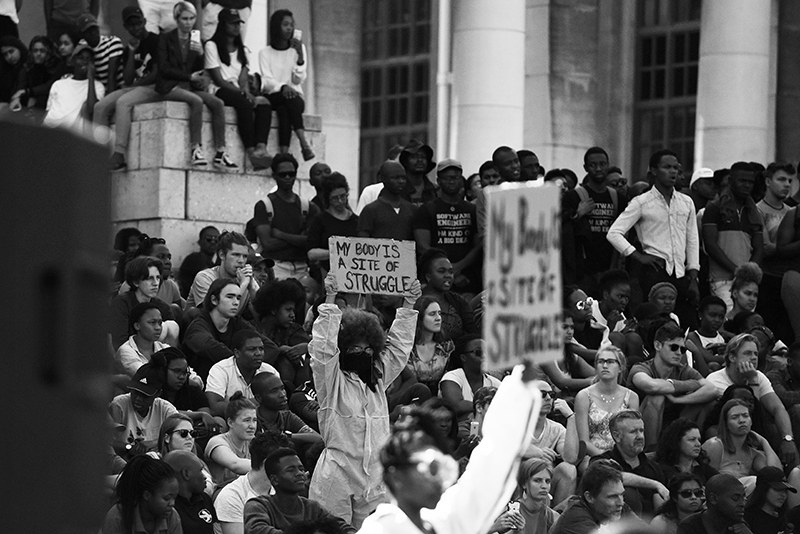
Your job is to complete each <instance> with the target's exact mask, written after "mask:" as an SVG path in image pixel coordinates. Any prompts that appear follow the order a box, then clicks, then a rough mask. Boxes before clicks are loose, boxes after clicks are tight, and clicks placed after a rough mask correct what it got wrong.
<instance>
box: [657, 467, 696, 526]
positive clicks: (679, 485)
mask: <svg viewBox="0 0 800 534" xmlns="http://www.w3.org/2000/svg"><path fill="white" fill-rule="evenodd" d="M668 480H669V500H668V501H667V502H665V503H664V504H662V505H661V508H659V510H658V512H657V515H656V516H655V517H654V518H653V520H652V521H651V522H650V527H651V530H652V532H653V533H654V534H676V533H677V532H678V523H680V522H681V521H683V520H684V519H685V518H686V517H688V516H690V515H692V514H694V513H697V512H701V511H702V510H703V509H704V508H705V492H704V491H703V483H702V482H701V481H700V479H699V478H697V476H695V475H693V474H691V473H678V474H677V475H675V476H673V477H672V478H670V479H668Z"/></svg>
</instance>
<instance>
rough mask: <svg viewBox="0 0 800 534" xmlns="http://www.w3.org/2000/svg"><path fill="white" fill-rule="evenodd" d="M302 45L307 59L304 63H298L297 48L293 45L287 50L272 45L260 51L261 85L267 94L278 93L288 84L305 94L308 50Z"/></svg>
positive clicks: (304, 56) (304, 57)
mask: <svg viewBox="0 0 800 534" xmlns="http://www.w3.org/2000/svg"><path fill="white" fill-rule="evenodd" d="M302 47H303V59H304V60H305V62H304V63H303V64H302V65H298V64H297V58H298V55H297V50H295V49H294V48H291V47H289V48H287V49H286V50H275V49H274V48H272V47H271V46H267V47H266V48H263V49H262V50H261V51H260V52H259V53H258V67H259V69H260V70H261V87H262V88H263V89H264V92H265V93H266V94H268V95H270V94H272V93H277V92H278V91H280V90H281V87H283V86H284V85H288V86H289V87H291V88H292V89H294V90H295V91H297V92H298V93H300V94H301V95H302V94H303V88H302V86H301V84H302V83H303V82H304V81H306V69H307V67H308V52H307V51H306V45H302Z"/></svg>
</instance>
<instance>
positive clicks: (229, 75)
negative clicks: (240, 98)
mask: <svg viewBox="0 0 800 534" xmlns="http://www.w3.org/2000/svg"><path fill="white" fill-rule="evenodd" d="M205 48H206V53H205V58H206V59H205V61H206V69H208V70H211V69H219V73H220V76H222V79H223V81H226V82H228V83H232V84H233V85H235V86H236V87H239V76H240V75H241V74H242V64H241V62H240V61H239V56H238V54H237V53H236V52H233V53H230V54H228V55H229V56H230V58H229V60H228V61H229V62H230V65H226V64H225V63H223V62H222V60H221V59H220V57H219V50H218V49H217V43H215V42H214V41H206V47H205ZM217 89H219V87H217V86H216V85H214V84H213V83H212V84H211V85H210V86H209V88H208V92H209V93H212V94H213V93H216V92H217Z"/></svg>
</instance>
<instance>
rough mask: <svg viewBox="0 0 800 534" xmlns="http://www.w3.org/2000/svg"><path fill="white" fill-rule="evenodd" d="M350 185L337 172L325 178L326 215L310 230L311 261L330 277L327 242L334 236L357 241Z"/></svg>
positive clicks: (355, 218) (313, 220)
mask: <svg viewBox="0 0 800 534" xmlns="http://www.w3.org/2000/svg"><path fill="white" fill-rule="evenodd" d="M349 195H350V185H348V183H347V178H345V177H344V175H343V174H340V173H338V172H334V173H332V174H330V175H329V176H323V178H322V204H323V205H324V207H325V211H323V212H321V213H320V214H319V215H318V216H316V217H314V218H313V219H312V220H311V222H310V223H309V226H308V242H307V243H308V259H309V260H310V261H317V262H320V265H321V266H322V268H323V269H324V271H323V274H327V273H328V271H329V270H330V268H331V265H330V252H329V251H328V238H330V237H331V236H334V235H336V236H342V237H355V236H356V235H357V232H358V215H356V214H355V213H353V212H352V210H351V209H350V203H349Z"/></svg>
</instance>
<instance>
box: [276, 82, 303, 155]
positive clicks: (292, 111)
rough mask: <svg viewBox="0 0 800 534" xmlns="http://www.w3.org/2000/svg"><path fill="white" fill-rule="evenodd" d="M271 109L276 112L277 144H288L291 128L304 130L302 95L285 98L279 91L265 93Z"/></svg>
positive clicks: (290, 138)
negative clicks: (269, 93)
mask: <svg viewBox="0 0 800 534" xmlns="http://www.w3.org/2000/svg"><path fill="white" fill-rule="evenodd" d="M267 98H268V99H269V103H270V104H272V109H274V110H275V113H277V114H278V146H289V143H290V142H291V140H292V130H305V127H304V126H303V111H305V109H306V103H305V101H304V100H303V97H301V96H300V95H297V96H296V97H294V98H285V97H284V96H283V95H282V94H281V92H280V91H278V92H277V93H272V94H271V95H267Z"/></svg>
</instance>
